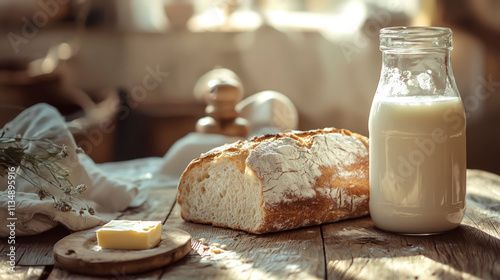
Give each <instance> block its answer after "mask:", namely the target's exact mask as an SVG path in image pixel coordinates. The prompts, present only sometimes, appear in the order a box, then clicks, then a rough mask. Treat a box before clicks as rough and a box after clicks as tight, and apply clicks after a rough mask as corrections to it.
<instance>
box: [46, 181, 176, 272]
mask: <svg viewBox="0 0 500 280" xmlns="http://www.w3.org/2000/svg"><path fill="white" fill-rule="evenodd" d="M176 198H177V191H176V190H175V189H151V190H149V191H148V199H147V201H146V202H145V203H144V204H143V205H141V206H140V207H136V208H129V209H127V210H126V211H124V212H123V214H122V215H121V216H120V217H119V219H122V220H159V221H163V222H164V221H165V220H166V218H167V217H168V215H169V213H170V211H171V210H172V206H173V205H174V202H175V199H176ZM163 227H165V225H164V226H163ZM162 272H163V269H162V268H160V269H156V270H153V271H151V272H147V273H143V274H141V276H144V275H146V276H147V277H146V278H145V279H159V278H160V276H161V274H162ZM110 274H111V277H106V276H103V277H99V279H122V278H123V279H128V278H129V276H130V274H129V273H127V272H126V271H125V270H117V271H113V272H110ZM94 277H95V276H94ZM94 277H93V276H88V275H83V274H79V273H74V272H73V273H72V272H69V271H67V270H65V269H64V268H62V267H60V266H58V265H56V266H54V269H53V270H52V272H51V273H50V276H49V279H58V280H59V279H66V280H73V279H95V278H94Z"/></svg>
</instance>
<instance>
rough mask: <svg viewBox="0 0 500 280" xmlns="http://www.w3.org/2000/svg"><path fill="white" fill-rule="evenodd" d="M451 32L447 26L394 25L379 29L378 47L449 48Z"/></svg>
mask: <svg viewBox="0 0 500 280" xmlns="http://www.w3.org/2000/svg"><path fill="white" fill-rule="evenodd" d="M452 34H453V32H452V31H451V29H450V28H447V27H434V26H394V27H386V28H382V29H380V49H381V50H391V49H396V50H397V49H399V50H401V49H412V50H419V49H420V50H424V49H427V50H431V49H445V50H451V48H452V44H451V37H452Z"/></svg>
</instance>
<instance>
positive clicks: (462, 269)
mask: <svg viewBox="0 0 500 280" xmlns="http://www.w3.org/2000/svg"><path fill="white" fill-rule="evenodd" d="M486 194H490V196H487V195H486ZM497 194H500V177H498V176H496V175H491V174H488V173H484V172H474V171H472V172H469V173H468V195H467V205H468V206H467V211H466V217H465V219H464V222H463V223H462V225H461V226H460V227H459V228H457V229H456V230H453V231H450V232H448V233H445V234H440V235H433V236H405V235H397V234H391V233H387V232H384V231H381V230H378V229H377V228H375V226H374V225H373V222H372V221H371V219H370V218H369V217H365V218H362V219H354V220H349V221H343V222H338V223H333V224H329V225H323V226H322V229H323V236H324V242H325V255H326V259H327V266H328V279H353V278H362V279H500V236H499V235H498V232H499V221H500V217H499V215H500V212H499V211H498V210H500V200H499V198H500V195H497ZM476 202H477V203H476Z"/></svg>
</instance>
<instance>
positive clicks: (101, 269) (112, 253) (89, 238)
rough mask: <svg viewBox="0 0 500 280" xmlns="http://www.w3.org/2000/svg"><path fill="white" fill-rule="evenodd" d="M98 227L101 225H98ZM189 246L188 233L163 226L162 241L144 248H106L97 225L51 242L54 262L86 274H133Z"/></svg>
mask: <svg viewBox="0 0 500 280" xmlns="http://www.w3.org/2000/svg"><path fill="white" fill-rule="evenodd" d="M99 228H100V227H99ZM190 248H191V236H190V235H189V233H187V232H185V231H182V230H179V229H176V228H165V227H164V228H163V229H162V235H161V241H160V243H159V244H158V245H157V246H155V247H154V248H151V249H147V250H109V249H101V247H99V246H98V245H97V236H96V228H93V229H89V230H85V231H79V232H75V233H73V234H70V235H68V236H66V237H65V238H63V239H61V240H60V241H58V242H57V243H56V245H54V258H55V260H56V262H57V263H58V264H59V265H60V266H61V267H64V268H65V269H67V270H70V271H74V272H76V273H81V274H89V275H113V274H117V273H120V272H123V273H125V274H136V273H140V272H145V271H150V270H152V269H157V268H160V267H163V266H165V265H167V264H170V263H172V262H175V261H177V260H179V259H181V258H182V257H184V256H185V255H186V254H187V253H188V252H189V250H190Z"/></svg>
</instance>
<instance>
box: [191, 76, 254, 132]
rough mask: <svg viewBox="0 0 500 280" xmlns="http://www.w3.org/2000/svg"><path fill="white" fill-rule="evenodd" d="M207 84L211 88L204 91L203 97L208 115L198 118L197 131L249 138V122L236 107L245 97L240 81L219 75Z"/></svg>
mask: <svg viewBox="0 0 500 280" xmlns="http://www.w3.org/2000/svg"><path fill="white" fill-rule="evenodd" d="M207 84H208V89H209V90H207V91H205V92H204V93H203V97H204V99H205V102H206V103H207V107H206V108H205V112H206V114H207V115H208V116H207V117H204V118H201V119H199V120H198V122H197V123H196V131H197V132H199V133H216V134H222V135H226V136H237V137H242V138H247V137H248V134H249V125H248V122H247V120H245V119H244V118H241V117H240V112H239V111H237V110H236V109H235V107H236V104H238V102H239V101H241V99H242V98H243V88H242V86H241V84H240V83H239V81H237V80H235V79H224V78H220V77H219V78H214V79H212V80H210V81H209V82H208V83H207Z"/></svg>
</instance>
